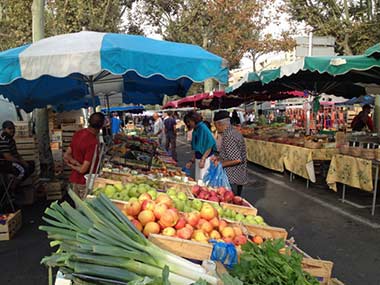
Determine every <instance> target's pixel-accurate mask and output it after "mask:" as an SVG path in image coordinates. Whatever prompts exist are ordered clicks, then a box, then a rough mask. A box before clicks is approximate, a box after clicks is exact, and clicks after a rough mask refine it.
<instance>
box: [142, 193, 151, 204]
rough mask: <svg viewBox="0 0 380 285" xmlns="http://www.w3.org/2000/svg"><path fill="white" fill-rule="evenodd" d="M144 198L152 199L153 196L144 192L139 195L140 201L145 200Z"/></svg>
mask: <svg viewBox="0 0 380 285" xmlns="http://www.w3.org/2000/svg"><path fill="white" fill-rule="evenodd" d="M144 200H152V196H150V195H149V194H148V193H143V194H141V195H140V196H139V201H140V202H143V201H144Z"/></svg>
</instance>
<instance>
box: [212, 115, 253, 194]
mask: <svg viewBox="0 0 380 285" xmlns="http://www.w3.org/2000/svg"><path fill="white" fill-rule="evenodd" d="M214 124H215V127H216V129H217V131H218V133H219V134H221V135H222V138H221V146H220V152H219V157H218V158H217V159H216V161H220V162H221V163H222V165H223V168H224V169H225V170H226V173H227V177H228V180H229V182H230V184H231V187H232V190H233V192H234V193H235V194H236V195H239V196H240V195H241V192H242V190H243V185H245V184H247V182H248V177H247V154H246V147H245V142H244V138H243V136H242V135H241V133H240V132H238V131H237V130H236V129H235V128H233V127H232V126H231V120H230V117H229V113H228V112H227V111H219V112H217V113H215V115H214Z"/></svg>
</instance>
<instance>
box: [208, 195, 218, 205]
mask: <svg viewBox="0 0 380 285" xmlns="http://www.w3.org/2000/svg"><path fill="white" fill-rule="evenodd" d="M208 200H209V201H213V202H217V203H219V202H220V200H219V198H218V197H217V196H210V198H208Z"/></svg>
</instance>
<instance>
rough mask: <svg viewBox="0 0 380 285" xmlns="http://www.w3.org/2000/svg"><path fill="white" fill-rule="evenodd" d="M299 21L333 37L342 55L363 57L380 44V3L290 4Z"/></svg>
mask: <svg viewBox="0 0 380 285" xmlns="http://www.w3.org/2000/svg"><path fill="white" fill-rule="evenodd" d="M286 4H287V11H288V12H289V13H290V15H291V16H292V19H293V20H295V21H299V22H300V21H303V22H305V23H306V24H307V25H309V26H310V27H311V28H312V30H313V32H314V33H315V34H316V35H321V36H333V37H335V39H336V48H337V51H338V52H339V53H341V54H346V55H352V54H360V53H362V52H363V51H364V50H365V49H367V48H368V47H369V46H372V45H374V44H375V43H377V42H379V41H380V29H379V26H380V0H360V1H349V0H286Z"/></svg>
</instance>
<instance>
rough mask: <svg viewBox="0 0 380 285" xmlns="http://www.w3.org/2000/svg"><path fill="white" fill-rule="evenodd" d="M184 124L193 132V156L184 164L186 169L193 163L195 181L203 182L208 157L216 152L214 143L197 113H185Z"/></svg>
mask: <svg viewBox="0 0 380 285" xmlns="http://www.w3.org/2000/svg"><path fill="white" fill-rule="evenodd" d="M184 122H185V125H186V127H187V128H188V129H189V130H193V133H192V139H191V147H192V149H193V151H194V155H193V157H192V159H191V160H190V161H189V162H188V163H187V164H186V168H191V167H192V165H193V164H194V163H195V181H198V180H203V176H204V175H205V174H206V172H207V170H208V168H209V166H210V157H211V156H212V155H213V154H214V153H215V152H216V150H217V149H216V141H215V139H214V136H213V135H212V133H211V131H210V129H209V127H208V126H207V124H206V123H205V122H203V120H202V116H201V115H200V114H199V113H197V112H195V111H191V112H189V113H187V114H186V115H185V117H184Z"/></svg>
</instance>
